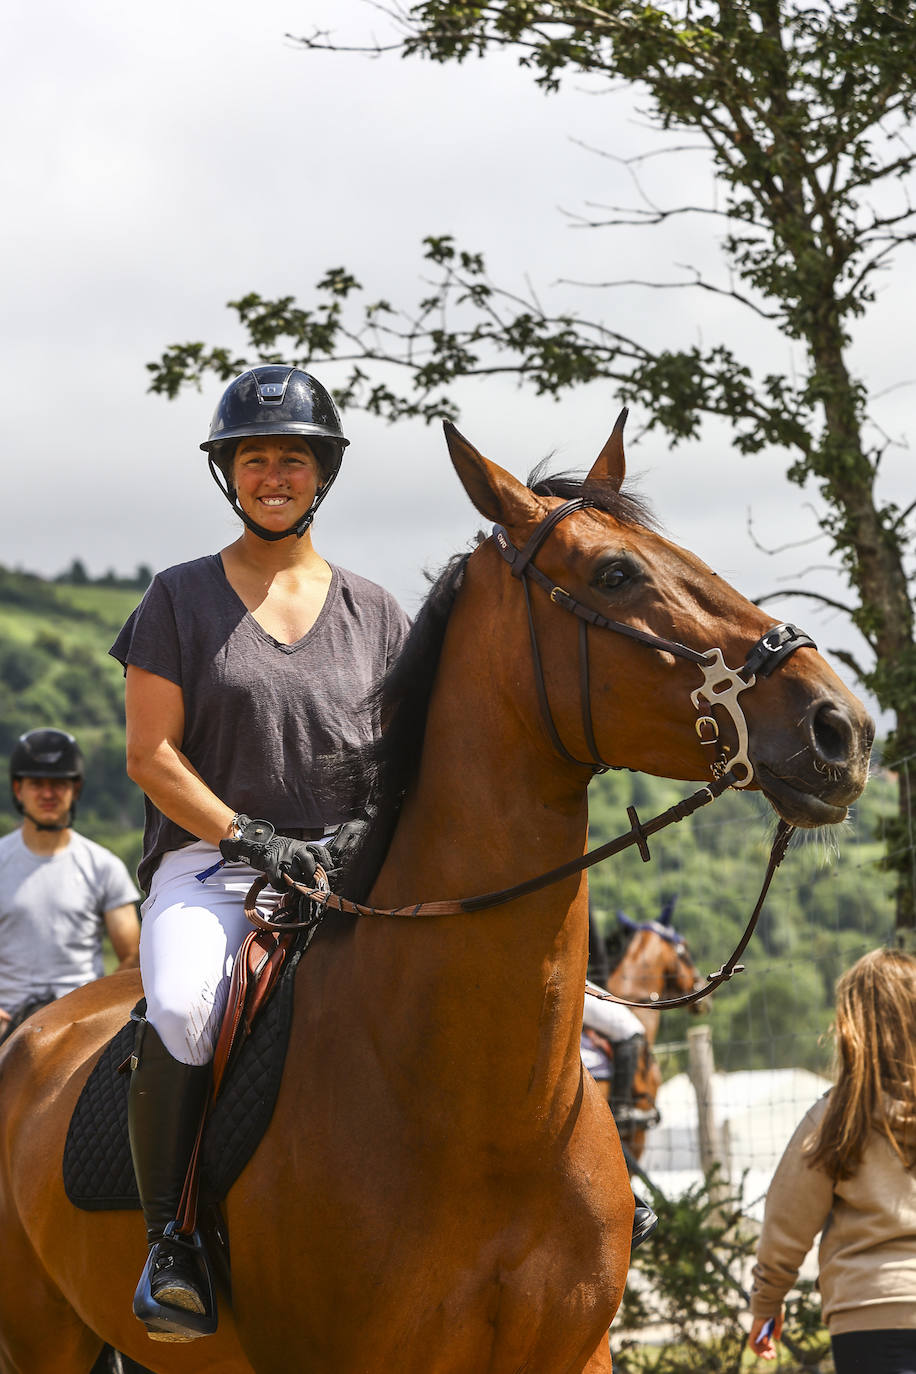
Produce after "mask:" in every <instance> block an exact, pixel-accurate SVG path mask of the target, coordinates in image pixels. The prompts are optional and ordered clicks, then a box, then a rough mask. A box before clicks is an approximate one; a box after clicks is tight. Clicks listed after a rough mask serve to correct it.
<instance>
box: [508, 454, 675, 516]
mask: <svg viewBox="0 0 916 1374" xmlns="http://www.w3.org/2000/svg"><path fill="white" fill-rule="evenodd" d="M548 461H549V460H548V459H544V460H543V461H542V462H540V463H538V465H537V467H535V468H534V469H533V470H532V471H531V473H530V474H529V477H528V486H529V487H530V489H531V490H532V491H533V492H534V494H535V495H536V496H557V497H559V498H560V500H562V501H572V500H574V499H575V498H576V497H579V496H584V497H587V499H588V501H589V503H590V504H591V505H592V506H593V507H594V509H595V510H599V511H604V512H605V514H607V515H611V516H613V517H614V519H615V520H619V522H620V523H621V524H622V525H629V526H637V525H641V526H643V527H644V528H645V529H649V530H655V529H657V528H658V520H657V519H656V517H655V515H654V514H653V512H652V509H651V507H650V506H649V504H648V502H647V501H645V500H644V499H643V498H642V497H641V496H639V495H637V493H636V491H635V490H634V489H633V487H632V486H631V485H628V484H627V483H624V485H623V487H622V488H621V489H620V490H619V491H618V490H617V489H616V487H614V486H612V484H611V483H610V482H601V481H599V482H595V481H589V479H588V478H587V477H583V476H582V475H581V474H580V473H575V472H558V473H553V474H548V473H547V464H548Z"/></svg>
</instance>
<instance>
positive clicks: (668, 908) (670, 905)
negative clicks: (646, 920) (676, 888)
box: [658, 897, 677, 926]
mask: <svg viewBox="0 0 916 1374" xmlns="http://www.w3.org/2000/svg"><path fill="white" fill-rule="evenodd" d="M676 903H677V897H669V898H668V900H667V902H666V903H665V905H664V906H663V907H662V914H661V915H660V916H659V918H658V923H659V925H660V926H670V925H671V919H672V917H673V916H674V908H675V904H676Z"/></svg>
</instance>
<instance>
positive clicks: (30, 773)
mask: <svg viewBox="0 0 916 1374" xmlns="http://www.w3.org/2000/svg"><path fill="white" fill-rule="evenodd" d="M84 772H85V764H84V762H83V755H82V751H81V750H80V747H79V745H78V744H77V742H76V740H75V739H74V738H73V736H72V735H68V734H67V732H66V730H28V731H27V732H26V733H25V734H24V735H20V736H19V739H18V740H17V741H16V745H15V747H14V749H13V752H12V754H10V792H11V793H12V797H13V805H14V806H15V808H16V810H17V811H18V812H19V813H20V814H21V815H24V814H25V813H24V811H23V807H22V803H21V802H20V800H19V798H18V797H17V796H16V793H15V791H14V790H13V783H14V782H18V780H19V779H20V778H70V779H71V780H72V781H73V782H75V783H77V789H76V794H75V795H74V798H73V805H72V807H71V808H70V815H69V817H68V819H67V826H69V825H70V824H71V823H72V821H73V817H74V815H75V813H76V795H77V794H78V793H79V790H80V787H81V786H82V782H83V774H84ZM36 823H37V822H36ZM67 826H64V827H60V828H63V829H66V828H67ZM38 828H39V830H56V829H58V828H59V827H57V826H46V825H39V826H38Z"/></svg>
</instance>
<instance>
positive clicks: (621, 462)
mask: <svg viewBox="0 0 916 1374" xmlns="http://www.w3.org/2000/svg"><path fill="white" fill-rule="evenodd" d="M629 413H630V412H629V411H628V410H627V408H626V406H624V408H623V410H622V411H621V412H620V414H619V415H618V416H617V423H616V424H615V425H614V428H613V429H612V430H611V435H610V438H609V439H608V441H607V443H606V444H605V446H604V448H603V449H602V450H601V452H600V453H599V454H598V457H597V458H596V459H595V463H594V466H593V467H592V470H591V472H590V473H589V474H588V480H589V481H590V482H610V484H611V486H612V487H613V488H614V490H615V491H619V490H620V487H621V484H622V482H623V479H624V477H625V476H626V472H627V460H626V458H625V457H624V453H623V427H624V425H625V424H626V422H627V416H628V415H629Z"/></svg>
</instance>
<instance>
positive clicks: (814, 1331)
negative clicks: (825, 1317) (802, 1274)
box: [611, 1175, 829, 1374]
mask: <svg viewBox="0 0 916 1374" xmlns="http://www.w3.org/2000/svg"><path fill="white" fill-rule="evenodd" d="M653 1207H654V1208H655V1210H656V1211H657V1212H658V1216H659V1227H658V1230H657V1231H656V1232H655V1235H654V1236H653V1237H652V1239H651V1240H650V1241H649V1242H647V1243H646V1244H645V1245H642V1246H640V1248H639V1249H638V1250H635V1251H634V1252H633V1259H632V1268H631V1272H630V1280H629V1282H628V1284H627V1288H626V1291H625V1293H624V1299H623V1304H622V1307H621V1310H620V1313H619V1315H618V1317H617V1318H616V1320H615V1322H614V1326H613V1327H612V1329H611V1346H612V1349H613V1353H614V1369H615V1370H616V1371H617V1374H739V1371H740V1370H742V1369H750V1368H753V1367H756V1363H757V1362H756V1360H754V1359H753V1357H752V1356H750V1355H748V1353H747V1351H746V1348H745V1347H746V1343H747V1335H746V1333H745V1330H744V1327H743V1325H742V1321H743V1320H744V1319H745V1318H746V1314H747V1303H748V1296H747V1293H746V1291H745V1289H744V1287H743V1279H744V1276H745V1274H746V1272H747V1269H748V1267H749V1264H750V1262H751V1260H752V1258H753V1256H754V1254H755V1251H756V1241H757V1227H756V1226H755V1225H754V1224H753V1223H750V1222H749V1221H748V1219H747V1206H746V1201H745V1198H744V1193H743V1187H739V1188H738V1189H736V1190H728V1192H727V1193H726V1191H725V1189H724V1188H723V1185H722V1183H721V1181H720V1180H718V1179H717V1178H716V1177H715V1175H713V1176H712V1177H710V1178H708V1179H706V1180H705V1181H704V1182H703V1183H698V1184H695V1185H694V1186H692V1187H691V1188H690V1189H688V1191H687V1192H686V1193H684V1194H683V1196H681V1197H679V1198H676V1199H673V1200H669V1199H667V1198H665V1197H662V1196H660V1195H658V1194H655V1195H654V1196H653ZM820 1315H821V1314H820V1303H819V1302H818V1300H817V1297H816V1295H815V1294H814V1293H813V1291H812V1284H811V1283H810V1282H808V1281H804V1280H802V1281H801V1282H799V1284H798V1285H797V1288H796V1289H795V1290H794V1293H793V1295H792V1296H791V1297H790V1298H789V1300H788V1302H787V1303H786V1321H785V1330H784V1333H783V1338H782V1345H781V1360H780V1365H779V1368H780V1369H781V1370H783V1371H784V1374H789V1371H798V1370H802V1369H806V1368H809V1367H812V1366H818V1365H819V1364H820V1361H821V1360H823V1359H824V1358H825V1356H826V1355H827V1354H828V1353H829V1337H828V1335H827V1332H826V1330H825V1329H824V1327H823V1325H822V1324H821V1319H820ZM649 1326H661V1327H662V1328H663V1329H664V1330H665V1331H666V1333H667V1334H666V1339H665V1342H664V1345H663V1346H661V1347H660V1348H656V1347H653V1346H651V1345H649V1346H647V1345H646V1344H645V1343H644V1340H643V1338H642V1335H641V1332H642V1331H643V1330H644V1329H645V1328H646V1327H649ZM631 1333H633V1334H631ZM787 1352H788V1353H789V1358H788V1360H787V1361H784V1360H783V1359H782V1355H784V1354H785V1353H787Z"/></svg>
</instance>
